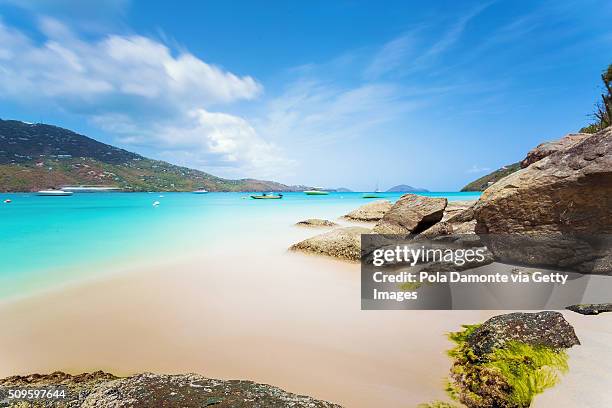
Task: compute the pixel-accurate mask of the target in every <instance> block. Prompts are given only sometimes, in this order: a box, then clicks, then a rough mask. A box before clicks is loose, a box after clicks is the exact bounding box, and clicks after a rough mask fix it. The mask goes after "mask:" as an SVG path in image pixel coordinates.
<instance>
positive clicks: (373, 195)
mask: <svg viewBox="0 0 612 408" xmlns="http://www.w3.org/2000/svg"><path fill="white" fill-rule="evenodd" d="M362 197H363V198H382V196H381V195H380V190H379V189H378V182H377V183H376V188H375V189H374V192H373V193H363V196H362Z"/></svg>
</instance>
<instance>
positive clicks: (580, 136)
mask: <svg viewBox="0 0 612 408" xmlns="http://www.w3.org/2000/svg"><path fill="white" fill-rule="evenodd" d="M590 136H591V134H590V133H570V134H568V135H565V136H564V137H562V138H561V139H559V140H555V141H553V142H545V143H541V144H539V145H538V146H536V147H534V148H533V149H531V150H530V151H529V153H527V157H525V158H524V159H523V160H522V161H521V168H522V169H524V168H525V167H527V166H529V165H530V164H533V163H535V162H537V161H540V160H542V159H543V158H545V157H547V156H550V155H551V154H553V153H556V152H558V151H561V150H567V149H569V148H570V147H572V146H573V145H575V144H576V143H579V142H581V141H583V140H584V139H586V138H587V137H590Z"/></svg>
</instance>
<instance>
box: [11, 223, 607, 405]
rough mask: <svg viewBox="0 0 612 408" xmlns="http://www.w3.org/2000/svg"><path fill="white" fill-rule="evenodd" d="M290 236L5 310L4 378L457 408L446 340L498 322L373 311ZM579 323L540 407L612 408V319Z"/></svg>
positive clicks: (246, 238)
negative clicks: (195, 378)
mask: <svg viewBox="0 0 612 408" xmlns="http://www.w3.org/2000/svg"><path fill="white" fill-rule="evenodd" d="M295 221H297V220H295ZM282 222H286V220H285V221H282ZM283 225H284V226H281V225H276V226H272V227H270V231H276V232H277V233H276V234H265V236H267V237H268V238H266V239H265V240H262V239H261V237H259V238H258V237H257V236H256V234H253V233H247V234H242V235H241V236H240V237H236V240H235V241H234V242H233V245H231V246H229V245H225V246H223V245H217V246H211V247H209V248H206V249H205V250H204V249H203V250H202V253H201V254H192V255H191V256H188V257H180V258H177V259H165V260H158V261H157V262H155V263H153V265H154V266H151V265H152V263H151V260H148V262H147V263H146V264H144V261H143V264H142V265H139V263H138V262H135V264H134V265H129V266H122V267H119V266H118V267H117V270H116V271H112V272H114V273H111V274H106V275H104V276H102V277H99V278H96V279H93V280H89V281H87V280H83V281H77V282H74V283H72V284H70V285H68V286H64V287H58V288H55V289H50V290H48V291H46V292H41V293H37V294H33V295H31V296H28V297H25V298H21V299H15V300H12V301H5V302H3V303H2V304H0V321H2V322H3V330H2V333H1V334H0V360H1V361H2V365H1V366H0V376H9V375H15V374H27V373H33V372H39V373H46V372H52V371H56V370H62V371H66V372H70V373H79V372H83V371H93V370H105V371H109V372H112V373H115V374H117V375H128V374H133V373H137V372H143V371H152V372H166V373H182V372H196V373H201V374H203V375H206V376H209V377H216V378H225V379H249V380H254V381H258V382H263V383H268V384H273V385H276V386H279V387H281V388H284V389H286V390H288V391H291V392H295V393H301V394H307V395H311V396H314V397H317V398H321V399H325V400H329V401H333V402H336V403H340V404H342V405H345V406H347V407H373V406H384V407H400V406H402V407H404V406H406V407H412V406H415V405H417V404H419V403H423V402H429V401H433V400H446V399H447V396H446V395H445V392H444V380H445V378H446V376H447V373H448V370H449V367H450V360H449V359H448V357H447V356H446V354H445V351H446V350H447V349H448V348H450V347H451V343H450V342H449V341H448V340H447V339H446V337H445V333H447V332H449V331H454V330H457V329H459V327H460V325H461V324H464V323H476V322H481V321H483V320H485V319H486V318H488V317H490V316H492V315H495V314H498V312H492V311H486V312H481V311H435V312H434V311H361V310H360V278H359V265H357V264H351V263H344V262H340V261H335V260H332V259H329V258H322V257H316V256H307V255H302V254H296V253H289V252H287V251H286V248H287V247H288V246H289V245H290V244H291V243H293V242H296V241H297V240H299V239H302V238H305V237H308V236H311V235H313V234H315V233H316V232H317V230H313V229H306V228H298V227H294V226H291V225H290V224H283ZM254 242H256V244H254ZM565 315H566V317H567V319H568V320H569V321H570V322H571V323H572V324H573V325H574V327H575V328H576V332H577V334H578V336H579V337H580V339H581V341H582V342H583V345H582V346H580V347H575V348H573V349H571V350H569V353H570V367H571V369H570V374H569V375H568V376H566V377H565V378H564V379H563V382H562V384H561V385H560V386H558V387H556V388H554V389H552V390H549V391H547V392H546V393H545V394H544V395H542V396H539V397H538V399H537V400H536V406H541V407H544V406H551V405H550V404H553V403H554V404H555V406H567V407H571V406H578V405H581V406H585V405H584V404H585V403H588V402H589V401H588V400H587V399H585V398H584V395H588V398H590V399H591V402H592V403H593V404H594V405H589V406H593V407H595V406H597V407H601V406H602V403H603V401H604V399H606V398H609V399H610V402H612V397H610V396H606V395H607V392H606V388H605V384H606V383H609V381H610V373H611V372H612V354H610V353H609V349H608V345H609V344H610V343H611V342H612V324H610V323H612V315H609V316H606V315H603V316H597V317H587V316H581V315H577V314H574V313H571V312H567V313H565ZM594 371H597V372H599V373H601V375H597V376H594V375H592V374H593V372H594ZM585 373H589V374H590V375H588V376H587V375H585ZM563 404H565V405H563ZM604 405H605V404H604Z"/></svg>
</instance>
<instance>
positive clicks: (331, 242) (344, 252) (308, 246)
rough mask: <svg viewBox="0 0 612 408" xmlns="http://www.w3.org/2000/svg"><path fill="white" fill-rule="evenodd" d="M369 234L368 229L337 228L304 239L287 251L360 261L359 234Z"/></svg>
mask: <svg viewBox="0 0 612 408" xmlns="http://www.w3.org/2000/svg"><path fill="white" fill-rule="evenodd" d="M369 233H371V231H370V230H369V229H368V228H362V227H346V228H338V229H335V230H332V231H329V232H326V233H324V234H319V235H316V236H314V237H312V238H308V239H305V240H304V241H301V242H298V243H297V244H294V245H292V246H291V247H290V248H289V249H290V250H291V251H301V252H309V253H313V254H320V255H327V256H332V257H334V258H339V259H345V260H349V261H359V260H360V259H361V234H369Z"/></svg>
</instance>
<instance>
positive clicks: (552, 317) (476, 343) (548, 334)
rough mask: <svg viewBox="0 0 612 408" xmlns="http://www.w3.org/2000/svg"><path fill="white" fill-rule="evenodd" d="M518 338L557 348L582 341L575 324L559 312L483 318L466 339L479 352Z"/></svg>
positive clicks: (481, 353)
mask: <svg viewBox="0 0 612 408" xmlns="http://www.w3.org/2000/svg"><path fill="white" fill-rule="evenodd" d="M511 341H515V342H519V343H524V344H529V345H531V346H545V347H550V348H554V349H561V348H569V347H572V346H576V345H579V344H580V340H578V337H577V336H576V333H575V332H574V328H573V327H572V326H571V325H570V324H569V323H568V322H567V320H565V318H564V317H563V315H562V314H561V313H559V312H538V313H510V314H505V315H500V316H495V317H492V318H490V319H489V320H487V321H486V322H484V323H483V324H482V325H481V326H480V327H479V328H477V329H476V330H475V331H474V332H473V333H472V334H471V335H470V336H469V337H468V339H467V342H468V343H469V345H470V346H471V347H472V350H473V351H474V353H475V354H476V355H483V354H486V353H490V352H492V351H493V350H495V349H498V348H502V347H504V345H505V344H506V343H508V342H511Z"/></svg>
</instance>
